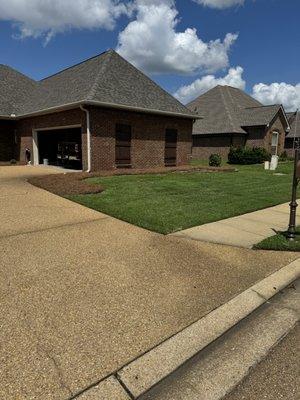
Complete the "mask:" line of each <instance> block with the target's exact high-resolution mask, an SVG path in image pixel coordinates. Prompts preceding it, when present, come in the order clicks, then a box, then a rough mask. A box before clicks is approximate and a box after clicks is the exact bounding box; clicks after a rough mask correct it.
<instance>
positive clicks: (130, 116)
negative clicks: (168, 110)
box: [16, 107, 192, 171]
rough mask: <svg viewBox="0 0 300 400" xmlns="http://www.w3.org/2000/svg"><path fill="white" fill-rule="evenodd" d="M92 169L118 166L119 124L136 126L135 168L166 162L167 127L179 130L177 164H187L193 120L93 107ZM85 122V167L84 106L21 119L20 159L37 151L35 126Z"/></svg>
mask: <svg viewBox="0 0 300 400" xmlns="http://www.w3.org/2000/svg"><path fill="white" fill-rule="evenodd" d="M90 123H91V134H92V138H91V156H92V170H93V171H97V170H110V169H114V168H115V130H116V124H128V125H131V127H132V144H131V158H132V167H133V168H151V167H162V166H164V150H165V131H166V129H177V130H178V145H177V164H178V165H184V164H187V163H188V161H189V159H190V156H191V135H192V120H190V119H183V118H174V117H167V116H158V115H150V114H142V113H135V112H129V111H121V110H113V109H107V108H98V107H90ZM78 124H80V125H81V126H82V156H83V169H87V147H86V143H87V137H86V116H85V113H84V112H83V111H82V110H80V109H76V110H69V111H62V112H59V113H53V114H47V115H42V116H37V117H31V118H25V119H23V120H20V121H17V124H16V127H17V134H18V144H17V151H16V153H17V159H18V160H20V161H21V162H25V149H26V147H28V148H29V149H30V150H31V153H32V154H33V140H32V132H33V130H35V129H43V128H55V127H63V126H71V125H78Z"/></svg>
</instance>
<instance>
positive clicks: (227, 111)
mask: <svg viewBox="0 0 300 400" xmlns="http://www.w3.org/2000/svg"><path fill="white" fill-rule="evenodd" d="M223 88H224V89H225V90H226V92H227V94H228V95H229V97H230V100H231V102H232V96H231V93H230V91H229V90H228V87H227V86H223ZM221 96H222V99H223V102H224V105H225V110H226V113H227V115H228V118H229V121H230V124H231V127H232V130H234V123H233V118H232V115H231V113H230V111H229V108H228V105H227V102H226V101H225V97H224V93H223V90H221Z"/></svg>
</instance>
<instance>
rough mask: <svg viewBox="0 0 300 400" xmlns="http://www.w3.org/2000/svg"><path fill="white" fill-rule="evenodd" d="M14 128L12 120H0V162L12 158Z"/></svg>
mask: <svg viewBox="0 0 300 400" xmlns="http://www.w3.org/2000/svg"><path fill="white" fill-rule="evenodd" d="M14 130H15V123H14V121H6V120H1V121H0V162H7V161H10V160H11V159H13V158H14V143H15V134H14Z"/></svg>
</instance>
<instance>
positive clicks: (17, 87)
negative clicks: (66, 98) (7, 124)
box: [0, 65, 44, 116]
mask: <svg viewBox="0 0 300 400" xmlns="http://www.w3.org/2000/svg"><path fill="white" fill-rule="evenodd" d="M43 93H44V90H43V88H42V87H41V86H40V84H39V83H38V82H36V81H34V80H32V79H30V78H28V77H27V76H25V75H23V74H21V73H20V72H18V71H15V70H14V69H12V68H10V67H8V66H6V65H0V115H2V116H10V115H11V114H19V113H21V112H22V111H23V109H24V106H25V104H27V102H28V99H29V97H42V96H43Z"/></svg>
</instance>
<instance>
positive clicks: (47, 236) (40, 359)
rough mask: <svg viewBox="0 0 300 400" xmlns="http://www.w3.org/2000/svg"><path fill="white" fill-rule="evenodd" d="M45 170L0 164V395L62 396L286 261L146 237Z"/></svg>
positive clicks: (285, 256) (287, 256) (9, 399)
mask: <svg viewBox="0 0 300 400" xmlns="http://www.w3.org/2000/svg"><path fill="white" fill-rule="evenodd" d="M51 172H53V170H51ZM47 173H49V170H47V169H46V168H34V167H32V168H30V167H1V168H0V187H1V195H0V198H1V199H0V200H1V202H0V216H1V223H2V225H1V229H0V253H1V259H0V315H1V324H0V343H1V347H0V382H1V385H0V398H5V399H6V400H15V399H18V398H20V399H22V400H23V399H43V400H48V399H49V400H50V399H51V400H56V399H68V398H70V397H71V396H72V395H74V394H76V393H77V392H79V391H81V390H83V389H85V388H86V387H88V386H90V385H92V384H93V383H96V382H98V381H99V380H101V379H103V378H104V377H105V376H106V375H108V374H110V373H111V372H113V371H115V370H117V369H119V368H120V367H121V366H123V365H124V364H125V363H127V362H129V361H130V360H132V359H133V358H135V357H137V356H138V355H140V354H141V353H143V352H145V351H146V350H148V349H149V348H151V347H153V346H155V345H156V344H157V343H159V342H161V341H162V340H164V339H166V338H167V337H169V336H171V335H172V334H174V333H176V332H178V331H179V330H181V329H182V328H184V327H185V326H187V325H189V324H190V323H192V322H193V321H195V320H197V319H198V318H200V317H201V316H202V315H204V314H206V313H207V312H208V311H210V310H212V309H213V308H215V307H217V306H219V305H220V304H222V303H224V302H225V301H227V300H228V299H230V298H232V297H233V296H235V295H236V294H238V293H239V292H241V291H243V290H245V289H246V288H248V287H249V286H251V285H253V284H254V283H255V282H257V281H258V280H260V279H262V278H264V277H265V276H267V275H269V274H270V273H272V272H273V271H275V270H277V269H279V268H280V267H282V266H284V265H286V264H288V263H289V262H291V261H292V260H294V259H295V258H296V257H297V255H296V254H291V253H272V252H252V251H249V250H244V249H237V248H230V247H226V246H218V245H213V244H208V243H201V242H196V241H190V240H182V239H178V238H173V237H165V236H162V235H159V234H155V233H152V232H148V231H146V230H143V229H141V228H137V227H135V226H132V225H129V224H127V223H124V222H122V221H118V220H116V219H114V218H110V217H108V216H106V215H104V214H101V213H97V212H95V211H92V210H89V209H87V208H85V207H82V206H80V205H77V204H75V203H72V202H70V201H68V200H65V199H63V198H59V197H57V196H54V195H52V194H50V193H47V192H45V191H43V190H41V189H38V188H35V187H33V186H31V185H30V184H28V183H27V182H26V178H27V177H28V176H30V175H31V176H32V175H35V174H47Z"/></svg>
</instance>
